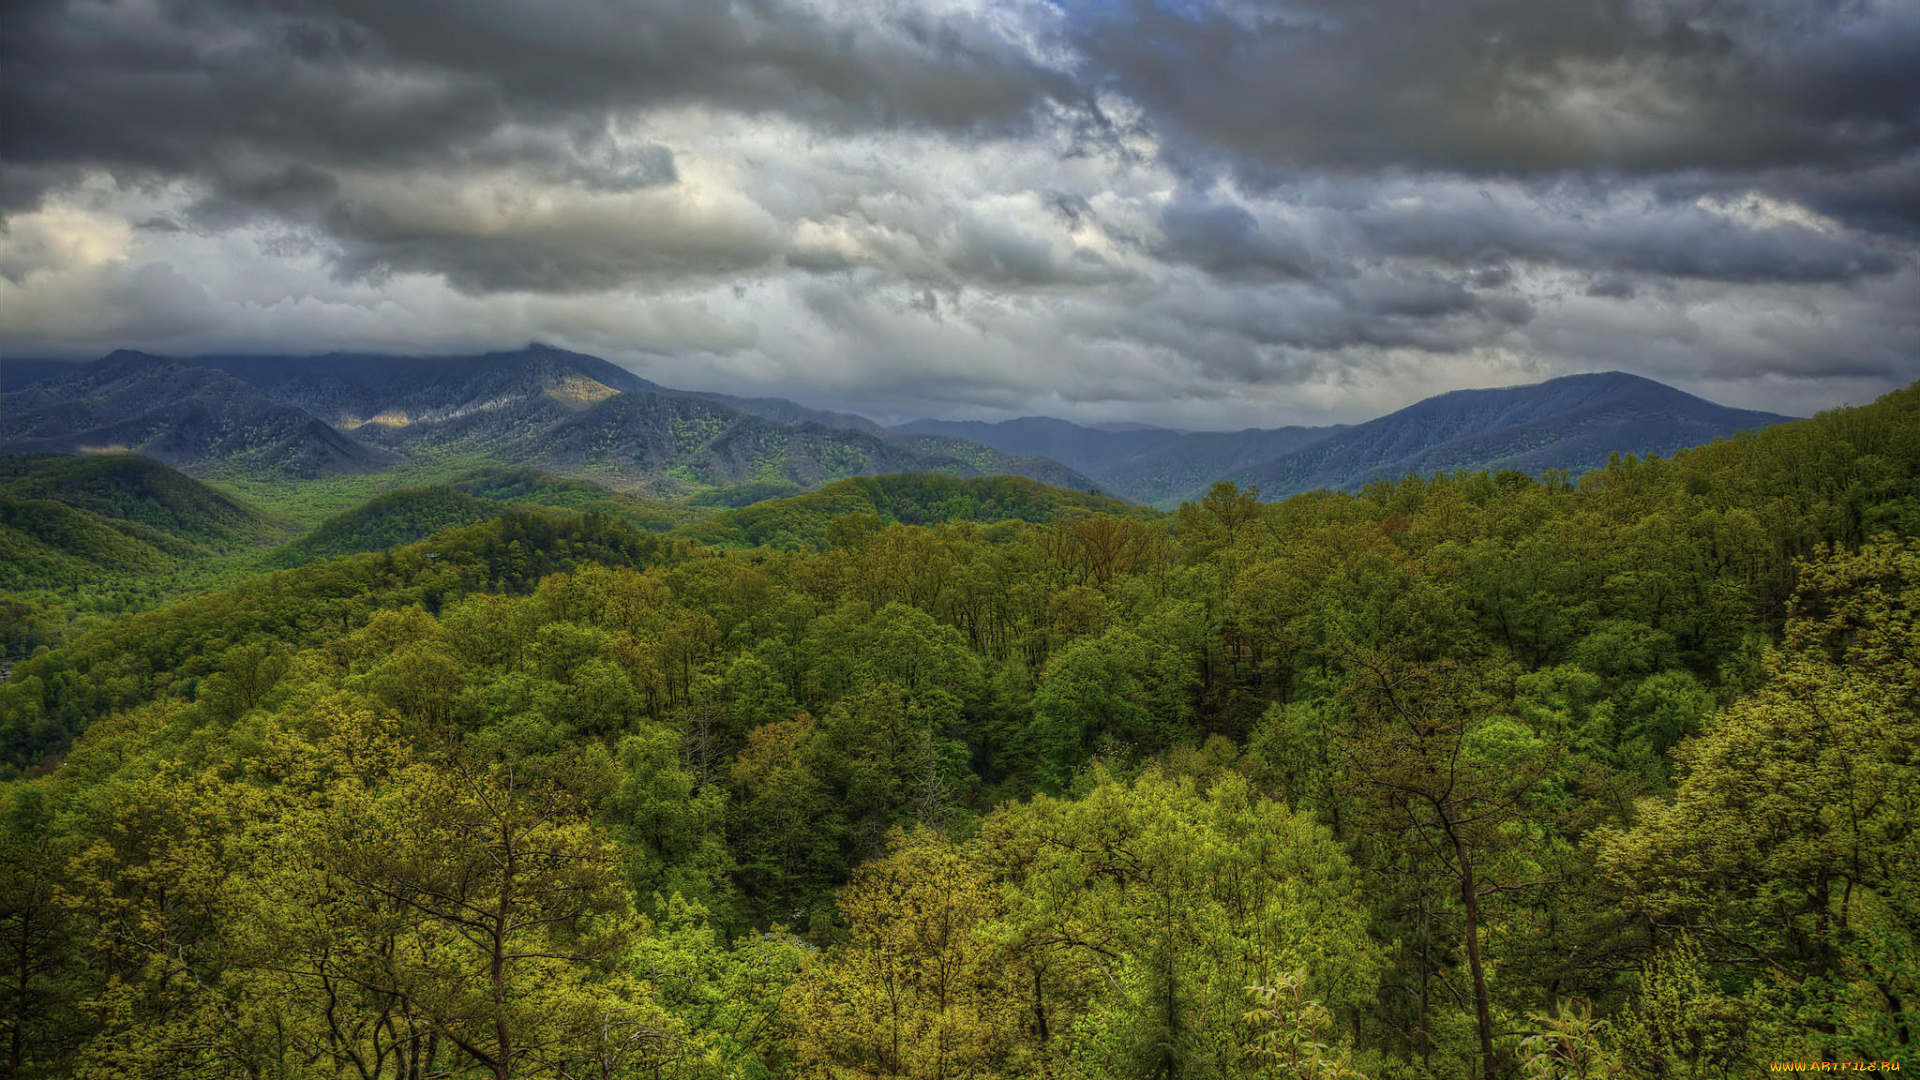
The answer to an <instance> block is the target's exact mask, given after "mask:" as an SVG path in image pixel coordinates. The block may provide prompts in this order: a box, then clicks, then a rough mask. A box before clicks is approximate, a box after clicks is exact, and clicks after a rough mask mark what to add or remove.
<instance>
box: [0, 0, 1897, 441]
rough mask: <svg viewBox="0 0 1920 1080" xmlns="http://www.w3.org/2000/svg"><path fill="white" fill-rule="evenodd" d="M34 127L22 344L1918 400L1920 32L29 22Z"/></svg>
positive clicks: (1325, 400)
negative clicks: (552, 350)
mask: <svg viewBox="0 0 1920 1080" xmlns="http://www.w3.org/2000/svg"><path fill="white" fill-rule="evenodd" d="M0 116H4V117H5V121H4V122H3V123H0V248H3V249H4V250H0V350H7V351H13V352H20V351H35V352H48V351H69V352H86V351H90V350H99V349H104V348H107V347H112V346H115V345H136V346H143V347H153V348H167V349H172V350H174V351H196V350H206V349H218V348H227V347H231V348H246V349H249V350H273V349H293V348H300V349H305V348H328V347H342V348H360V349H379V348H392V349H405V350H408V351H435V350H439V349H459V348H470V347H488V346H509V345H517V344H520V343H523V342H524V341H525V340H527V339H528V338H531V337H540V338H543V339H546V340H554V341H560V342H563V343H571V344H574V345H576V346H578V347H581V348H585V349H587V350H588V351H597V352H600V353H603V354H607V355H613V356H615V357H617V358H621V359H625V360H627V361H629V362H632V363H635V364H638V365H640V366H643V367H644V366H646V365H647V364H649V363H654V362H656V361H659V360H660V358H672V361H673V365H674V366H673V368H672V370H671V372H663V373H658V374H662V375H667V374H670V375H672V377H673V378H670V379H669V380H668V381H673V379H679V380H680V381H683V382H687V381H693V382H698V381H700V380H703V379H704V380H706V382H707V384H709V385H712V386H714V387H716V388H727V389H734V390H740V389H743V388H744V389H746V390H749V391H753V392H760V391H765V392H779V393H787V394H790V395H795V396H800V397H803V398H809V399H814V400H819V401H821V403H823V404H836V403H838V404H845V405H854V406H858V407H864V408H870V409H874V410H875V411H882V412H885V411H888V410H890V409H895V408H897V409H899V410H903V411H912V410H913V409H921V410H923V411H944V412H949V413H956V414H958V413H967V412H970V411H971V412H980V413H985V414H992V413H994V412H996V411H998V410H1009V411H1013V412H1021V411H1029V412H1030V411H1045V410H1046V409H1047V408H1050V407H1052V408H1058V409H1060V410H1065V411H1069V412H1073V413H1074V414H1075V415H1077V416H1080V417H1082V418H1086V419H1122V418H1137V419H1150V420H1165V421H1177V422H1180V423H1185V424H1188V425H1192V426H1213V425H1223V426H1232V425H1234V424H1242V423H1271V422H1280V421H1282V420H1284V419H1286V418H1287V417H1288V416H1289V415H1295V414H1296V413H1297V415H1298V417H1299V418H1302V419H1327V418H1352V417H1353V416H1355V415H1361V414H1364V413H1366V412H1368V411H1371V410H1372V409H1374V408H1377V407H1384V406H1387V405H1392V404H1396V403H1399V402H1402V401H1405V400H1410V399H1411V398H1414V397H1418V396H1421V395H1422V394H1424V393H1429V392H1433V391H1435V390H1441V389H1449V388H1452V387H1455V386H1461V385H1476V384H1488V383H1496V382H1512V381H1517V380H1524V379H1531V378H1540V377H1545V376H1549V375H1552V374H1555V373H1559V372H1564V371H1573V370H1593V369H1597V368H1605V367H1627V368H1630V369H1633V370H1640V371H1643V372H1645V373H1648V374H1652V375H1655V376H1656V377H1662V378H1667V379H1670V380H1672V381H1677V382H1681V383H1682V384H1685V385H1692V386H1698V387H1702V388H1705V387H1714V388H1717V389H1719V390H1721V391H1725V392H1728V393H1731V394H1732V395H1733V396H1734V397H1736V398H1739V399H1740V403H1742V404H1747V405H1760V406H1764V407H1774V408H1784V407H1787V406H1788V405H1792V406H1793V407H1794V408H1795V409H1799V408H1803V407H1804V406H1805V404H1806V402H1807V401H1808V400H1809V395H1811V396H1812V398H1813V399H1815V400H1816V403H1828V402H1829V401H1832V400H1840V399H1843V398H1853V399H1857V398H1858V397H1859V396H1860V390H1861V387H1863V386H1875V385H1877V386H1881V387H1890V386H1892V385H1896V384H1899V383H1903V382H1905V381H1909V380H1911V379H1912V378H1914V377H1916V376H1920V323H1917V322H1916V319H1917V318H1920V316H1916V315H1915V314H1914V313H1915V312H1916V311H1920V7H1916V6H1915V5H1914V4H1912V3H1911V2H1910V0H1835V2H1832V3H1813V2H1810V0H1741V2H1738V3H1729V2H1727V0H1462V2H1459V3H1451V4H1433V3H1430V2H1428V0H1288V2H1286V3H1279V2H1268V0H1192V2H1187V0H1181V2H1175V0H1087V2H1080V0H1066V2H1062V3H1053V2H1049V0H732V2H729V3H685V2H681V0H546V2H543V3H541V4H537V5H535V4H526V3H522V2H515V0H461V2H459V3H454V2H452V0H420V2H410V3H404V4H396V3H383V2H374V0H119V2H101V0H15V2H14V3H11V4H8V5H6V6H4V8H0ZM1822 380H1825V381H1824V382H1823V381H1822ZM1815 385H1818V386H1825V387H1827V389H1826V390H1824V391H1816V390H1810V389H1809V387H1810V386H1815ZM1729 388H1731V389H1729ZM1742 388H1744V389H1742ZM1823 393H1824V394H1825V395H1826V397H1825V398H1822V397H1821V396H1820V395H1821V394H1823ZM1768 395H1774V396H1773V397H1768ZM1162 404H1164V405H1165V407H1166V408H1168V409H1172V410H1174V411H1176V412H1178V413H1179V415H1178V416H1159V415H1142V410H1143V409H1144V410H1146V411H1147V412H1154V411H1155V410H1156V409H1157V408H1158V407H1159V406H1160V405H1162ZM1289 409H1291V410H1294V413H1287V412H1285V410H1289ZM1276 410H1280V411H1278V412H1277V411H1276Z"/></svg>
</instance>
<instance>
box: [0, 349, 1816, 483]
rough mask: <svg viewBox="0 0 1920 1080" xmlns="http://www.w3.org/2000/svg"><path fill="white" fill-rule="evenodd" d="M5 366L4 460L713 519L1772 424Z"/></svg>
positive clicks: (614, 378)
mask: <svg viewBox="0 0 1920 1080" xmlns="http://www.w3.org/2000/svg"><path fill="white" fill-rule="evenodd" d="M7 366H8V369H9V370H8V371H7V373H6V376H5V378H6V382H5V384H4V385H5V388H6V393H5V396H4V398H0V401H3V402H4V407H3V408H0V449H4V450H8V451H14V452H21V451H39V452H45V451H54V452H62V453H101V452H122V451H131V452H137V453H140V454H145V455H148V456H150V457H153V458H156V459H158V460H161V461H164V462H167V463H169V464H172V465H175V466H178V467H179V468H181V469H183V470H185V471H187V472H189V473H191V474H195V475H201V476H212V475H240V476H248V477H254V478H259V477H274V478H281V477H284V478H290V479H292V478H311V477H316V476H330V475H340V474H352V473H378V472H381V471H383V470H390V469H395V468H400V467H406V468H411V469H413V470H415V472H417V471H418V470H419V469H420V468H421V467H422V466H432V467H438V468H440V469H441V471H447V472H449V473H450V472H452V471H459V470H461V469H469V468H474V467H510V468H533V469H539V470H544V471H546V472H549V473H555V474H560V475H565V476H580V477H585V478H590V479H593V480H595V481H597V482H599V483H602V484H605V485H607V486H609V487H612V488H615V489H618V490H621V491H626V492H632V493H638V494H644V495H649V496H655V497H664V498H684V497H688V496H695V495H700V496H701V497H703V498H705V497H707V496H706V495H705V494H703V493H720V497H721V501H722V502H723V503H727V504H738V503H740V502H745V501H751V500H752V499H753V498H762V497H766V496H767V495H774V494H790V493H792V492H794V491H797V490H804V489H812V488H817V487H820V486H821V485H823V484H827V483H831V482H833V481H836V480H842V479H847V478H850V477H855V476H876V475H885V474H893V473H909V472H912V473H938V474H945V475H949V476H956V477H973V476H992V475H1013V476H1022V477H1027V478H1029V479H1033V480H1038V481H1040V482H1042V483H1046V484H1050V485H1054V486H1056V487H1063V488H1069V489H1072V490H1078V491H1097V492H1100V493H1104V494H1108V495H1116V496H1120V497H1123V498H1126V499H1129V500H1133V501H1136V502H1141V503H1148V504H1152V505H1155V506H1161V507H1171V506H1173V505H1176V504H1178V503H1179V502H1181V501H1183V500H1186V499H1192V498H1195V497H1197V496H1199V495H1200V494H1202V493H1204V492H1205V491H1206V489H1207V488H1208V487H1209V486H1210V485H1212V484H1214V483H1216V482H1219V481H1222V480H1229V481H1232V482H1235V483H1238V484H1241V485H1242V486H1257V487H1259V488H1260V490H1261V493H1262V495H1263V497H1265V498H1268V499H1275V498H1281V497H1284V496H1286V495H1290V494H1293V493H1296V492H1300V491H1307V490H1312V489H1316V488H1332V489H1343V490H1356V489H1358V488H1360V487H1362V486H1364V485H1366V484H1368V483H1371V482H1374V481H1377V480H1393V479H1397V478H1398V477H1400V476H1403V475H1406V474H1408V473H1421V474H1425V473H1432V472H1442V471H1451V470H1454V469H1459V468H1466V469H1471V470H1479V469H1515V470H1519V471H1523V472H1528V473H1534V474H1538V473H1540V472H1543V471H1546V470H1549V469H1561V470H1566V471H1567V472H1570V473H1576V474H1577V473H1579V472H1583V471H1585V470H1587V469H1589V468H1593V467H1596V466H1599V465H1603V464H1605V462H1606V460H1607V458H1608V456H1609V455H1610V454H1612V453H1616V452H1617V453H1626V454H1637V455H1646V454H1661V455H1666V454H1671V453H1672V452H1673V451H1675V450H1678V449H1681V448H1683V447H1687V446H1692V445H1697V444H1700V443H1705V442H1710V441H1712V440H1713V439H1716V438H1722V437H1726V436H1730V435H1732V434H1734V433H1736V432H1738V431H1742V430H1747V429H1752V428H1758V427H1764V426H1767V425H1769V424H1773V423H1777V422H1780V421H1782V420H1786V419H1789V418H1788V417H1784V416H1779V415H1776V414H1772V413H1763V412H1752V411H1747V410H1741V409H1732V408H1728V407H1726V406H1722V405H1716V404H1714V403H1712V402H1709V401H1706V400H1703V399H1701V398H1698V397H1694V396H1693V395H1691V394H1686V393H1683V392H1681V391H1679V390H1676V389H1674V388H1672V387H1669V386H1665V385H1663V384H1661V383H1657V382H1654V381H1652V380H1650V379H1645V378H1641V377H1639V376H1635V375H1627V374H1623V373H1619V372H1611V373H1604V374H1596V375H1572V376H1567V377H1564V378H1559V379H1553V380H1550V381H1548V382H1544V383H1539V384H1536V385H1533V386H1520V387H1509V388H1504V389H1497V390H1462V391H1456V392H1453V393H1450V394H1442V395H1440V396H1438V397H1433V398H1429V399H1426V400H1425V401H1421V402H1418V403H1416V404H1414V405H1411V406H1409V407H1407V408H1405V409H1401V410H1399V411H1398V412H1395V413H1391V414H1389V415H1386V416H1382V417H1379V418H1378V419H1375V420H1371V421H1368V422H1366V423H1362V424H1354V425H1334V426H1328V427H1298V426H1291V427H1277V428H1249V429H1246V430H1244V431H1233V432H1225V431H1211V432H1210V431H1202V432H1181V431H1173V430H1170V429H1166V428H1156V427H1151V426H1148V425H1141V424H1125V425H1110V426H1107V427H1101V428H1094V427H1084V426H1081V425H1077V424H1072V423H1069V422H1067V421H1064V420H1056V419H1052V418H1047V417H1027V418H1023V419H1018V420H1008V421H1004V422H1001V423H983V422H979V421H949V420H918V421H914V422H912V423H909V424H903V425H900V426H898V427H896V428H893V429H891V430H888V429H883V428H882V427H881V426H880V425H878V424H876V423H874V422H873V421H871V420H869V419H867V418H865V417H861V416H857V415H853V414H850V413H843V412H832V411H828V410H822V409H815V408H810V407H808V406H805V405H801V404H798V403H795V402H792V401H787V400H785V399H781V398H766V397H735V396H731V395H726V394H717V393H709V392H700V391H686V390H677V389H674V388H671V387H667V386H662V385H660V384H659V383H655V382H652V381H649V380H647V379H644V378H641V377H640V376H638V375H635V374H634V373H632V372H630V371H628V370H626V369H625V368H622V367H620V366H618V365H616V364H612V363H609V362H608V361H605V360H601V359H599V358H596V357H592V356H586V355H582V354H579V353H573V352H567V351H565V350H561V349H555V348H551V347H547V346H543V345H532V346H529V347H527V348H526V349H522V350H518V351H514V352H502V353H488V354H483V355H477V356H452V357H424V358H407V357H392V356H380V355H370V354H332V355H327V356H316V357H285V356H223V357H201V358H195V359H190V360H178V359H169V358H162V357H156V356H150V355H147V354H143V353H134V352H117V353H114V354H112V355H110V356H108V357H106V358H104V359H102V360H99V361H96V362H94V363H92V364H86V365H75V364H65V365H53V364H48V363H21V362H17V361H7ZM729 490H733V491H738V492H741V493H743V497H742V498H740V499H730V498H727V497H726V496H725V494H724V493H725V492H726V491H729ZM756 492H759V493H761V494H755V493H756Z"/></svg>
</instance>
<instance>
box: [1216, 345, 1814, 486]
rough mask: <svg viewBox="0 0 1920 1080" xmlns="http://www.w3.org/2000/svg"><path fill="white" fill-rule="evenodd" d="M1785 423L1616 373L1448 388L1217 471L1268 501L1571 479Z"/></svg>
mask: <svg viewBox="0 0 1920 1080" xmlns="http://www.w3.org/2000/svg"><path fill="white" fill-rule="evenodd" d="M1787 419H1790V418H1789V417H1785V416H1778V415H1775V414H1773V413H1762V412H1751V411H1748V410H1744V409H1730V408H1727V407H1726V406H1724V405H1715V404H1713V403H1712V402H1710V401H1705V400H1702V399H1700V398H1697V397H1694V396H1693V395H1691V394H1686V393H1682V392H1681V391H1678V390H1675V389H1673V388H1672V387H1670V386H1663V385H1661V384H1660V383H1657V382H1654V381H1653V380H1651V379H1643V378H1641V377H1639V376H1637V375H1627V374H1624V373H1621V372H1610V373H1607V374H1601V375H1569V376H1566V377H1564V378H1559V379H1553V380H1550V381H1548V382H1544V383H1540V384H1539V385H1537V386H1524V387H1515V388H1511V389H1502V390H1456V391H1454V392H1453V393H1450V394H1442V395H1440V396H1438V397H1433V398H1428V399H1427V400H1425V401H1422V402H1419V403H1417V404H1414V405H1410V406H1408V407H1407V408H1404V409H1401V410H1400V411H1399V412H1396V413H1391V414H1389V415H1387V416H1383V417H1381V418H1379V419H1378V420H1371V421H1368V422H1367V423H1364V424H1357V425H1355V426H1353V427H1351V428H1347V429H1345V430H1342V431H1339V432H1335V433H1333V434H1331V435H1329V436H1328V437H1326V438H1325V439H1322V440H1319V441H1316V442H1314V443H1312V444H1310V445H1308V446H1303V447H1301V448H1300V449H1298V450H1294V451H1292V452H1291V453H1288V454H1285V455H1282V456H1280V457H1278V458H1276V459H1274V460H1272V461H1267V462H1262V463H1261V464H1259V465H1255V466H1252V467H1249V468H1246V469H1242V470H1240V471H1238V472H1236V473H1233V474H1231V475H1229V476H1227V477H1226V478H1227V479H1230V480H1233V481H1235V482H1238V483H1241V484H1250V485H1255V486H1258V487H1259V488H1260V490H1261V491H1262V492H1264V493H1265V494H1266V495H1267V496H1268V497H1269V498H1277V497H1280V496H1284V495H1291V494H1293V493H1295V492H1299V491H1311V490H1314V489H1316V488H1327V489H1331V490H1336V491H1351V490H1355V489H1357V488H1359V487H1361V486H1363V485H1365V484H1369V483H1372V482H1374V481H1376V480H1398V479H1399V478H1400V477H1402V476H1405V475H1407V474H1409V473H1412V474H1415V475H1427V474H1430V473H1436V472H1450V471H1452V470H1454V469H1469V470H1479V469H1515V470H1518V471H1520V472H1525V473H1529V474H1532V475H1536V476H1537V475H1540V474H1541V473H1544V472H1546V471H1547V470H1549V469H1559V470H1562V471H1565V472H1568V473H1571V474H1573V475H1575V476H1578V475H1579V474H1581V473H1583V472H1586V471H1587V470H1588V469H1594V468H1598V467H1600V466H1601V465H1604V464H1606V461H1607V458H1608V456H1609V455H1610V454H1616V453H1618V454H1637V455H1646V454H1661V455H1666V454H1671V453H1673V452H1674V451H1676V450H1680V449H1683V448H1685V447H1689V446H1698V445H1701V444H1703V443H1708V442H1711V441H1713V440H1714V439H1719V438H1727V437H1729V436H1732V435H1734V434H1736V433H1738V432H1741V431H1747V430H1753V429H1757V428H1762V427H1766V426H1768V425H1770V424H1777V423H1779V422H1781V421H1783V420H1787Z"/></svg>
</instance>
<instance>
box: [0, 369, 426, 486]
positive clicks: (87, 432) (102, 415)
mask: <svg viewBox="0 0 1920 1080" xmlns="http://www.w3.org/2000/svg"><path fill="white" fill-rule="evenodd" d="M4 403H5V407H4V409H0V447H4V448H5V449H6V450H8V451H11V452H35V451H39V452H46V451H52V452H56V453H63V454H76V453H88V454H99V453H129V452H131V453H138V454H142V455H145V456H147V457H150V458H153V459H155V460H157V461H162V462H165V463H166V464H168V465H172V466H174V467H175V468H179V469H185V470H188V471H190V472H196V473H199V474H201V475H208V474H211V473H215V472H222V471H232V472H239V473H245V474H251V475H263V476H273V477H281V478H298V477H314V476H321V475H327V474H333V473H343V472H367V471H371V470H375V469H379V468H381V467H384V466H385V465H387V464H390V463H391V462H392V460H393V458H392V455H391V454H388V453H386V452H384V451H382V450H379V449H377V448H374V447H371V446H368V445H366V444H364V443H362V442H360V441H358V440H356V439H353V438H350V437H349V436H347V435H344V434H342V433H341V432H339V431H336V430H334V429H333V428H332V427H329V426H328V425H327V424H325V423H323V422H322V421H320V420H318V419H316V418H314V417H313V416H311V415H309V414H307V413H306V412H303V411H302V410H300V409H297V408H294V407H292V406H289V405H285V404H283V403H280V402H277V401H274V400H273V399H271V398H269V397H268V396H266V395H265V394H263V393H261V392H260V391H259V390H257V389H255V388H254V387H252V386H250V385H248V384H247V383H245V382H243V381H241V380H239V379H237V378H234V377H233V376H231V375H228V374H226V373H225V372H220V371H214V370H212V369H209V368H204V367H197V366H194V365H191V364H183V363H180V362H179V361H175V360H167V359H162V358H160V357H155V356H148V355H146V354H144V353H134V352H124V351H123V352H117V353H114V354H113V355H111V356H108V357H106V358H105V359H102V360H99V361H97V362H95V363H92V364H88V365H85V366H84V367H82V368H80V369H79V370H77V371H75V372H73V373H72V374H68V375H65V376H62V377H57V378H52V379H43V380H41V381H39V382H36V383H33V384H30V385H28V386H26V387H24V388H22V389H19V390H10V391H8V392H7V393H6V396H5V399H4Z"/></svg>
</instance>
